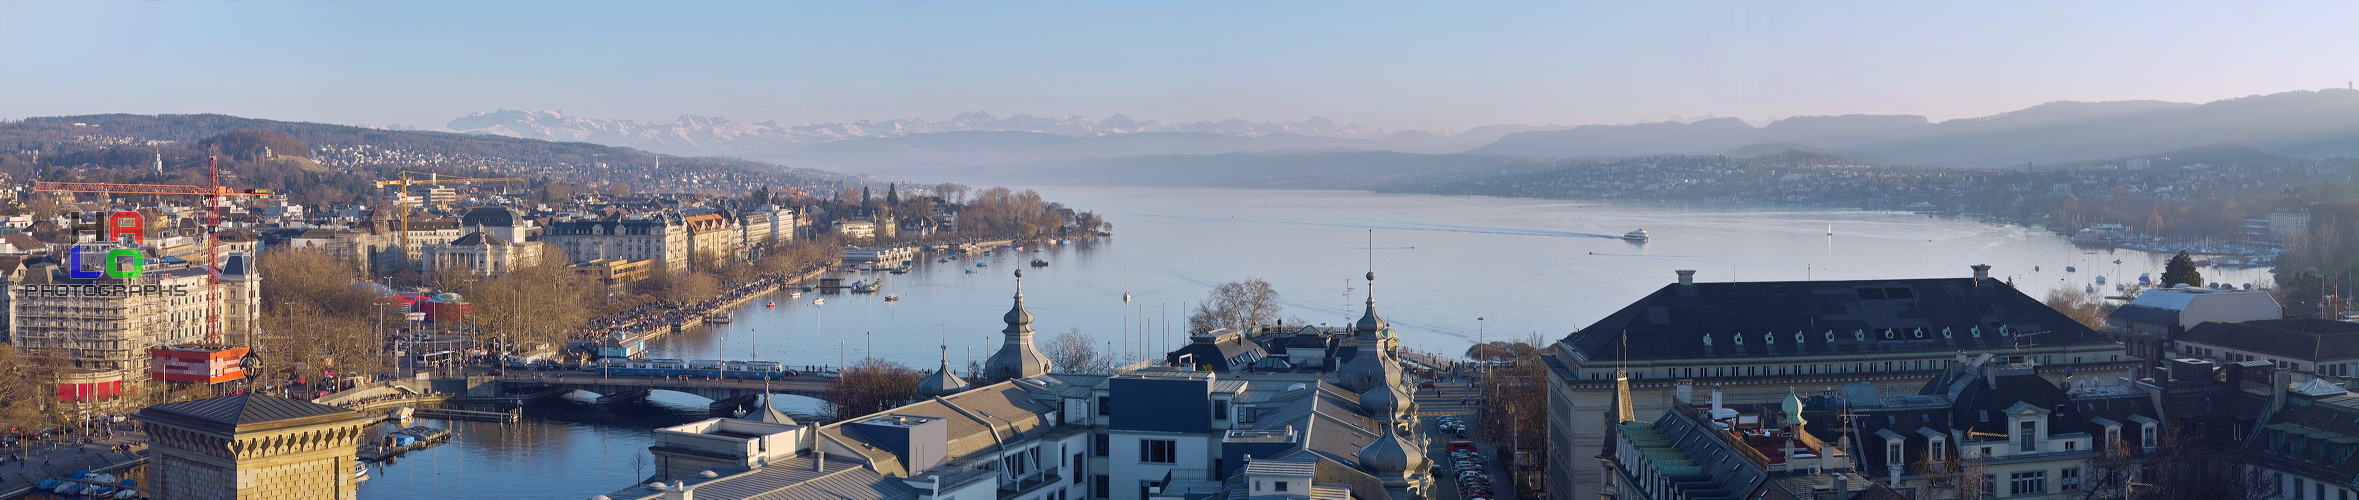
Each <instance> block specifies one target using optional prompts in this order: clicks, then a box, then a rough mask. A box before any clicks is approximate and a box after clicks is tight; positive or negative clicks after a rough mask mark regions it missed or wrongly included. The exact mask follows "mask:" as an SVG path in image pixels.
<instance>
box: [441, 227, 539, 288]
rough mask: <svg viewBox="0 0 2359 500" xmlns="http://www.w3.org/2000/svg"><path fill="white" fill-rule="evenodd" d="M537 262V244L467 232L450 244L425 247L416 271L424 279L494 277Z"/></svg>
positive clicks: (489, 234) (480, 232) (484, 233)
mask: <svg viewBox="0 0 2359 500" xmlns="http://www.w3.org/2000/svg"><path fill="white" fill-rule="evenodd" d="M540 261H541V243H540V242H537V241H522V242H520V241H513V240H509V239H507V238H501V237H499V236H497V235H494V234H492V233H490V232H482V231H478V232H471V233H467V236H465V237H461V238H459V239H456V240H451V242H450V243H443V244H438V245H427V246H426V254H425V256H424V258H423V260H420V261H419V264H420V265H419V268H420V269H419V270H420V271H422V272H424V275H425V276H426V277H427V279H430V280H431V279H436V278H449V277H483V278H489V277H496V276H501V275H505V274H508V273H511V272H515V271H516V270H517V269H521V268H524V267H527V266H531V265H534V264H538V263H540Z"/></svg>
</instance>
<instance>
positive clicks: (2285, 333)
mask: <svg viewBox="0 0 2359 500" xmlns="http://www.w3.org/2000/svg"><path fill="white" fill-rule="evenodd" d="M2179 341H2180V342H2200V343H2204V344H2211V345H2216V346H2221V347H2228V348H2234V349H2240V350H2246V351H2252V352H2258V353H2263V354H2269V355H2274V356H2279V357H2286V358H2293V359H2301V360H2309V361H2317V360H2325V359H2342V358H2351V357H2359V323H2352V322H2348V321H2335V320H2329V319H2315V318H2302V319H2264V320H2256V321H2242V322H2235V323H2227V322H2219V321H2205V322H2203V324H2200V325H2195V328H2189V329H2187V333H2184V334H2180V335H2179Z"/></svg>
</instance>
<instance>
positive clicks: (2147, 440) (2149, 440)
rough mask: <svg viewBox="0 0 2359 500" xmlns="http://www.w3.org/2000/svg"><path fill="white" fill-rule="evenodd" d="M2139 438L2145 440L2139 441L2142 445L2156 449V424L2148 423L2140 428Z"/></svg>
mask: <svg viewBox="0 0 2359 500" xmlns="http://www.w3.org/2000/svg"><path fill="white" fill-rule="evenodd" d="M2138 438H2139V439H2140V440H2141V441H2143V442H2141V443H2139V444H2140V445H2143V446H2145V447H2146V449H2149V450H2151V449H2154V446H2155V445H2156V444H2158V443H2156V439H2155V435H2154V424H2146V425H2145V427H2142V428H2140V429H2138Z"/></svg>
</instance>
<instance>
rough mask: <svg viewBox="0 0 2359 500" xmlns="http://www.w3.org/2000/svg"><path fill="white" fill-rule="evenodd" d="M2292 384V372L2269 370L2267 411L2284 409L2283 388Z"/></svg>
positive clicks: (2272, 411) (2273, 411)
mask: <svg viewBox="0 0 2359 500" xmlns="http://www.w3.org/2000/svg"><path fill="white" fill-rule="evenodd" d="M2289 385H2293V373H2292V372H2285V371H2277V370H2271V371H2270V373H2269V412H2271V413H2275V412H2280V411H2285V388H2286V386H2289Z"/></svg>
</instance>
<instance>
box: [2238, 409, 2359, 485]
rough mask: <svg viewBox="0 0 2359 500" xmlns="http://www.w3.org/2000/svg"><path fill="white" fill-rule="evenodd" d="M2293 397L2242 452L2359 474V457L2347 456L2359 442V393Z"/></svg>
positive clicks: (2299, 467) (2315, 473) (2255, 460)
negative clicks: (2356, 394) (2354, 394)
mask: <svg viewBox="0 0 2359 500" xmlns="http://www.w3.org/2000/svg"><path fill="white" fill-rule="evenodd" d="M2293 397H2294V398H2295V400H2294V401H2292V402H2293V403H2295V404H2287V405H2285V408H2284V409H2283V410H2281V411H2278V412H2276V413H2274V414H2272V415H2270V416H2269V419H2268V420H2267V421H2266V422H2262V423H2263V424H2264V425H2262V426H2261V431H2260V432H2259V433H2258V434H2256V435H2254V436H2253V437H2255V438H2258V439H2246V440H2244V442H2243V443H2242V444H2241V446H2242V447H2243V448H2242V449H2241V450H2239V451H2241V453H2238V454H2237V455H2238V458H2240V459H2241V461H2243V462H2245V463H2250V464H2253V465H2257V466H2261V467H2266V468H2269V469H2271V470H2281V471H2287V472H2289V473H2298V474H2301V475H2306V476H2310V477H2353V476H2359V460H2349V459H2347V458H2346V457H2348V456H2349V455H2348V454H2349V453H2351V452H2352V450H2353V447H2355V446H2359V396H2352V395H2336V396H2327V397H2322V398H2315V399H2313V398H2309V397H2303V396H2293ZM2300 403H2308V404H2300ZM2305 498H2307V497H2305Z"/></svg>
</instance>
